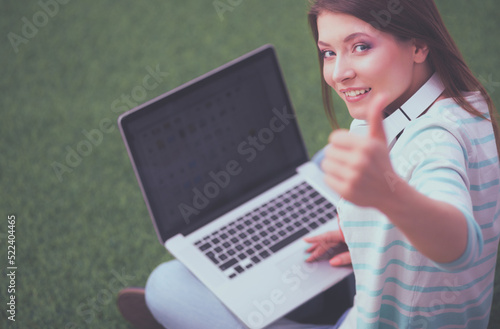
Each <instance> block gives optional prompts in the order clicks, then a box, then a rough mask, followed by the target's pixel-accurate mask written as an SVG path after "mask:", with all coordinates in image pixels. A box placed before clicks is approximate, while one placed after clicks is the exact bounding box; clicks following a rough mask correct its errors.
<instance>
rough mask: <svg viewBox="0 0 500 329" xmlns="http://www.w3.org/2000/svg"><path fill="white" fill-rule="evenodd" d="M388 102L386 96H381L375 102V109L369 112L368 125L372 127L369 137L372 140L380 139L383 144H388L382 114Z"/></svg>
mask: <svg viewBox="0 0 500 329" xmlns="http://www.w3.org/2000/svg"><path fill="white" fill-rule="evenodd" d="M386 102H387V97H386V96H385V95H381V96H379V97H378V98H377V99H376V100H375V102H374V106H373V108H371V109H370V111H369V112H368V123H369V126H370V130H369V136H370V137H371V138H375V139H378V140H380V141H382V142H384V143H385V142H386V140H387V139H386V136H385V131H384V124H383V115H382V112H383V111H384V109H385V106H387V104H386Z"/></svg>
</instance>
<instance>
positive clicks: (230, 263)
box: [219, 258, 238, 271]
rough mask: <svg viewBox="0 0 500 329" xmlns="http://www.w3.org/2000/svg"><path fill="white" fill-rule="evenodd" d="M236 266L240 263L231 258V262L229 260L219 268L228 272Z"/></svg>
mask: <svg viewBox="0 0 500 329" xmlns="http://www.w3.org/2000/svg"><path fill="white" fill-rule="evenodd" d="M235 264H238V261H237V260H236V259H235V258H231V259H230V260H228V261H227V262H225V263H224V264H222V265H221V266H219V268H220V269H221V270H222V271H225V270H227V269H228V268H230V267H232V266H233V265H235Z"/></svg>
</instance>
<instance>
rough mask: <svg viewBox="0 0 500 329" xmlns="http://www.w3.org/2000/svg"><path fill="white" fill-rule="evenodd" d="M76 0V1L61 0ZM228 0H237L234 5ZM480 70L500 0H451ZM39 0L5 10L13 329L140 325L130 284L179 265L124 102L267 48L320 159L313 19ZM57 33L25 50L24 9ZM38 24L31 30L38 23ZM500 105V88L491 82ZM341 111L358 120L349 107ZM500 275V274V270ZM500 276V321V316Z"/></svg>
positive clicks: (6, 198) (496, 47)
mask: <svg viewBox="0 0 500 329" xmlns="http://www.w3.org/2000/svg"><path fill="white" fill-rule="evenodd" d="M61 1H62V0H61ZM224 2H226V1H224ZM438 2H439V6H440V9H441V10H442V13H443V16H444V18H445V20H446V22H447V24H448V26H449V29H450V31H451V32H452V34H453V36H454V37H455V38H456V41H457V43H458V44H459V46H460V48H461V49H462V50H463V53H464V55H465V57H466V59H467V61H468V63H469V64H470V66H471V68H472V69H473V71H474V72H475V74H476V75H477V76H481V77H483V78H484V79H486V80H487V79H488V78H491V81H493V82H496V81H500V71H499V69H498V68H499V67H500V58H499V57H498V53H499V52H500V42H499V39H498V36H497V32H498V30H499V29H500V22H499V20H498V14H499V8H500V6H499V5H498V2H497V1H496V0H483V1H481V2H477V3H471V2H470V1H466V0H439V1H438ZM40 10H41V8H40V6H39V4H38V1H35V0H27V1H7V0H5V1H2V9H1V12H0V35H1V36H2V41H1V43H0V59H1V61H0V62H1V66H0V88H1V89H0V90H1V97H0V114H1V115H0V132H1V136H2V139H1V143H0V154H1V156H0V186H1V188H2V189H1V192H0V193H1V195H0V218H2V221H1V222H0V242H1V243H0V246H1V249H2V250H3V251H1V253H0V254H2V255H3V256H2V257H1V259H0V264H1V268H2V269H5V268H6V264H7V258H6V249H7V247H6V238H7V234H6V231H7V216H8V215H9V214H15V215H16V217H17V223H16V265H17V267H18V269H17V277H16V298H17V299H16V301H17V314H16V315H17V316H16V322H15V323H11V322H10V321H8V320H7V319H6V312H5V309H6V302H7V299H6V298H7V295H8V294H7V285H8V283H7V280H6V276H5V275H4V274H5V273H4V270H2V278H1V279H0V296H1V297H0V298H1V299H0V300H1V305H3V306H2V307H1V312H0V327H2V328H130V327H129V326H128V325H127V324H126V323H125V321H124V320H122V319H121V317H120V316H119V313H118V311H117V309H116V307H115V296H116V292H117V290H118V289H120V288H122V287H124V286H126V285H137V286H143V285H144V283H145V280H146V279H147V277H148V274H149V273H150V272H151V270H152V269H153V268H154V267H155V266H156V265H158V264H159V263H161V262H163V261H166V260H168V259H170V256H169V255H168V254H167V252H166V251H165V249H164V248H163V246H161V245H160V244H159V243H158V241H157V239H156V235H155V233H154V230H153V227H152V225H151V222H150V219H149V216H148V213H147V210H146V207H145V205H144V202H143V200H142V197H141V194H140V191H139V188H138V185H137V182H136V180H135V177H134V175H133V172H132V167H131V165H130V163H129V160H128V158H127V155H126V152H125V148H124V146H123V143H122V141H121V138H120V135H119V133H118V129H117V126H116V123H115V122H116V119H117V117H118V115H119V111H117V110H113V108H112V105H113V103H114V101H115V100H117V99H120V97H121V96H122V94H128V95H130V93H131V92H132V90H133V88H134V87H135V86H137V85H140V84H142V79H143V77H144V76H145V75H147V74H148V72H147V67H148V66H149V67H153V68H154V67H156V66H157V65H159V68H160V69H161V71H163V72H168V76H167V77H166V78H165V79H164V81H162V82H161V83H160V84H159V86H158V87H157V88H155V89H154V90H151V91H149V92H148V94H147V98H152V97H154V96H157V95H159V94H162V93H164V92H166V91H168V90H170V89H171V88H173V87H176V86H178V85H180V84H181V83H184V82H186V81H188V80H190V79H192V78H194V77H196V76H198V75H200V74H202V73H205V72H206V71H208V70H210V69H213V68H215V67H217V66H219V65H221V64H223V63H225V62H227V61H229V60H231V59H233V58H235V57H238V56H240V55H242V54H244V53H246V52H247V51H250V50H252V49H254V48H256V47H258V46H261V45H263V44H265V43H272V44H274V45H275V46H276V48H277V50H278V55H279V58H280V62H281V64H282V68H283V71H284V75H285V78H286V81H287V84H288V87H289V89H290V93H291V96H292V99H293V102H294V104H295V108H296V112H297V115H298V119H299V122H300V126H301V128H302V131H303V136H304V139H305V141H306V144H307V147H308V150H309V153H310V154H313V153H314V152H316V151H317V150H318V149H320V148H321V147H322V146H323V145H324V144H325V143H326V139H327V136H328V134H329V131H330V129H329V126H328V124H327V121H326V120H325V116H324V114H323V110H322V105H321V97H320V91H319V74H318V68H317V62H316V56H315V50H314V46H313V42H312V39H311V37H310V33H309V30H308V27H307V23H306V17H305V13H306V10H307V6H306V1H295V2H293V3H292V2H286V4H285V1H278V0H268V1H264V0H260V1H248V0H242V1H241V4H240V5H238V6H236V7H235V8H234V9H233V10H232V11H231V12H229V11H228V12H226V13H224V16H223V18H224V19H223V20H221V19H220V18H219V16H218V15H217V12H216V10H215V9H214V7H213V5H212V1H194V0H184V1H156V0H150V1H132V0H123V1H120V2H116V1H111V0H102V1H98V2H97V1H96V2H92V3H90V2H83V1H69V2H68V3H67V4H65V5H60V7H59V8H58V12H57V13H56V14H55V15H54V16H53V17H50V18H48V19H47V21H46V22H44V21H43V16H40V14H37V13H39V12H40ZM34 15H35V18H36V19H38V20H39V22H41V23H42V24H43V23H45V24H44V26H43V27H40V28H39V29H38V31H37V32H36V34H35V32H34V31H28V33H32V34H33V35H32V37H30V38H26V40H25V41H26V43H21V44H19V45H18V52H15V50H14V47H13V46H12V45H11V43H10V42H9V39H8V34H9V33H10V32H12V33H15V34H17V35H20V36H22V35H23V32H22V31H23V25H24V24H25V23H24V22H23V21H22V18H23V17H26V19H27V20H28V21H31V22H32V21H33V16H34ZM25 32H26V31H25ZM490 91H491V92H492V95H493V98H494V100H495V103H496V104H497V105H499V104H500V86H498V83H493V84H490ZM338 108H340V109H342V111H343V112H342V113H341V114H340V115H339V118H340V120H341V123H342V125H343V126H344V127H345V126H347V125H348V116H347V113H346V112H345V109H344V106H342V105H341V104H338ZM106 120H110V121H111V122H112V123H113V124H112V127H111V128H109V129H110V130H111V129H112V131H111V132H107V133H103V138H102V141H100V143H96V145H94V146H92V150H91V151H90V150H85V149H83V147H84V146H85V145H83V144H82V143H83V142H84V141H85V140H86V137H85V136H84V134H83V133H82V130H86V131H92V130H93V129H98V128H99V127H100V124H101V122H106ZM78 146H79V147H80V148H81V150H84V151H87V152H88V155H87V156H85V157H83V158H82V159H81V160H80V163H78V165H76V162H78V161H77V159H71V158H68V159H69V160H70V161H74V163H73V164H75V167H74V168H71V172H65V173H63V174H62V177H61V178H62V180H60V179H59V178H58V177H57V175H56V173H55V171H54V168H53V165H54V163H56V162H57V163H60V164H66V161H67V157H68V156H69V154H70V150H71V149H76V148H77V147H78ZM497 276H498V275H497ZM498 281H500V280H497V285H496V294H495V305H494V308H493V312H492V325H491V326H490V327H491V328H497V327H498V325H499V324H500V314H499V313H500V286H499V282H498Z"/></svg>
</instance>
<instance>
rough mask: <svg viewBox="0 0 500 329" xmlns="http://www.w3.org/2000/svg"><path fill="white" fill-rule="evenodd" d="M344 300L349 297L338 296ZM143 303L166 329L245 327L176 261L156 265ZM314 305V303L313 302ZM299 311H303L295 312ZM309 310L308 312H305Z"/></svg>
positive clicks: (284, 322) (330, 328)
mask: <svg viewBox="0 0 500 329" xmlns="http://www.w3.org/2000/svg"><path fill="white" fill-rule="evenodd" d="M339 297H340V298H344V297H345V300H348V299H349V296H339ZM321 302H322V300H321V299H318V301H316V302H315V301H312V302H309V303H307V304H309V306H308V305H307V304H306V306H305V307H302V308H301V309H299V310H298V311H294V312H293V313H296V314H294V317H299V318H300V317H302V318H304V317H308V316H309V317H310V316H314V314H315V313H314V312H315V311H317V310H318V309H321V308H322V307H323V305H319V306H318V305H317V304H318V303H321ZM146 303H147V305H148V307H149V309H150V310H151V313H152V314H153V316H154V317H155V318H156V320H157V321H158V322H159V323H160V324H162V325H163V326H164V327H165V328H168V329H205V328H206V329H219V328H220V329H244V328H245V326H244V325H243V324H242V323H241V322H240V321H239V320H238V319H237V318H236V317H235V316H234V315H233V314H232V313H231V312H230V311H229V310H228V309H227V308H226V307H225V306H224V305H223V304H222V303H221V302H220V301H219V300H218V299H217V297H215V296H214V295H213V294H212V292H211V291H210V290H208V289H207V288H206V287H205V286H204V285H203V284H202V283H201V282H200V281H199V280H198V279H197V278H196V277H194V276H193V275H192V274H191V272H190V271H189V270H187V269H186V267H184V265H182V264H181V263H180V262H179V261H176V260H173V261H170V262H167V263H163V264H161V265H160V266H158V267H157V268H156V269H155V270H154V271H153V272H152V273H151V275H150V276H149V279H148V281H147V283H146ZM315 304H316V305H315ZM297 313H303V314H297ZM307 313H309V314H307ZM346 315H347V311H346V312H345V313H344V314H343V315H342V317H341V318H340V319H339V320H338V322H337V324H336V325H313V324H301V323H298V322H294V321H292V320H289V319H287V318H283V319H280V320H278V321H277V322H275V323H273V324H272V325H270V326H269V327H268V328H270V329H309V328H311V329H312V328H314V329H336V328H338V326H339V325H340V323H342V321H343V319H344V317H345V316H346Z"/></svg>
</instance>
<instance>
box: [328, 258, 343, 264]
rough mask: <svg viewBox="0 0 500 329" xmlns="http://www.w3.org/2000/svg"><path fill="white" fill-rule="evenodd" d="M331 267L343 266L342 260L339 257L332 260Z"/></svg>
mask: <svg viewBox="0 0 500 329" xmlns="http://www.w3.org/2000/svg"><path fill="white" fill-rule="evenodd" d="M330 265H332V266H340V265H342V260H341V259H340V258H339V257H334V258H332V259H330Z"/></svg>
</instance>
